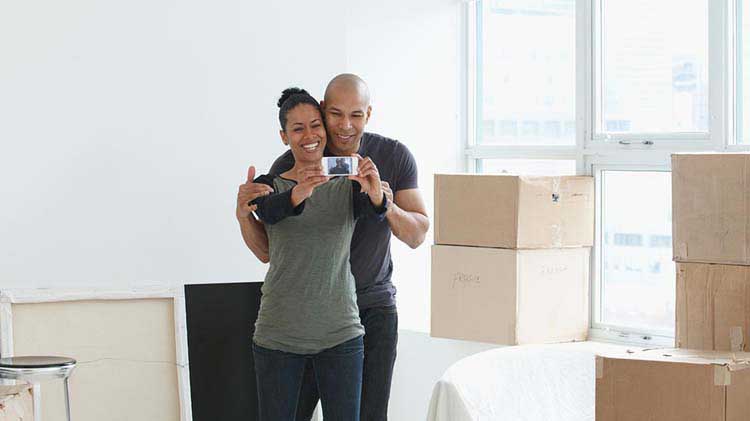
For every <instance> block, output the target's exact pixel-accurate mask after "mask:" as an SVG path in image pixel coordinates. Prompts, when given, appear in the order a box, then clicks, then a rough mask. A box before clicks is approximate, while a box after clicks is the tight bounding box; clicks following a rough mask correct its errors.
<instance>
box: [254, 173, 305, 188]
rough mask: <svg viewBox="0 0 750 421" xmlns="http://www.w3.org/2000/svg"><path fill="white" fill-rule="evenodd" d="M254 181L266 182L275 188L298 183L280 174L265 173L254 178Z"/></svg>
mask: <svg viewBox="0 0 750 421" xmlns="http://www.w3.org/2000/svg"><path fill="white" fill-rule="evenodd" d="M253 183H258V184H265V185H268V186H271V187H273V188H275V189H278V188H279V187H285V186H289V187H292V186H294V185H295V184H297V182H296V181H294V180H290V179H287V178H284V177H282V176H281V175H280V174H263V175H261V176H259V177H257V178H256V179H255V180H253Z"/></svg>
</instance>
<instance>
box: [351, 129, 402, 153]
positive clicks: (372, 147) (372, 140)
mask: <svg viewBox="0 0 750 421" xmlns="http://www.w3.org/2000/svg"><path fill="white" fill-rule="evenodd" d="M362 146H363V148H362V149H363V150H362V152H364V153H365V154H368V155H373V154H386V155H388V156H390V155H392V154H393V153H395V152H398V151H407V150H408V149H407V147H406V145H404V144H403V143H401V142H399V141H398V140H396V139H392V138H390V137H385V136H383V135H380V134H377V133H371V132H365V133H364V134H363V135H362Z"/></svg>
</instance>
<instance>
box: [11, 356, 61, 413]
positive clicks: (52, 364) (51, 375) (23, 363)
mask: <svg viewBox="0 0 750 421" xmlns="http://www.w3.org/2000/svg"><path fill="white" fill-rule="evenodd" d="M75 366H76V360H74V359H72V358H66V357H31V356H28V357H9V358H0V379H7V380H21V381H25V382H28V383H31V384H32V385H33V387H34V420H35V421H41V420H42V416H41V413H42V411H41V406H42V405H41V400H40V393H39V392H40V390H41V386H40V385H39V382H41V381H45V380H53V379H63V385H64V386H65V413H66V415H67V416H68V421H71V418H70V390H69V388H68V377H69V376H70V373H71V372H72V371H73V369H74V368H75Z"/></svg>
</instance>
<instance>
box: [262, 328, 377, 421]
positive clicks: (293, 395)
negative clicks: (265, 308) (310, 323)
mask: <svg viewBox="0 0 750 421" xmlns="http://www.w3.org/2000/svg"><path fill="white" fill-rule="evenodd" d="M253 356H254V358H255V376H256V379H257V383H258V406H259V414H260V421H294V417H295V413H296V412H297V401H298V400H299V393H300V385H301V383H302V378H303V375H304V373H305V366H306V365H307V364H308V363H310V364H311V365H312V367H313V371H314V373H315V379H316V380H317V390H319V391H320V398H321V402H322V404H323V417H324V418H325V420H326V421H357V420H359V409H360V408H359V406H360V397H361V390H362V363H363V356H364V345H363V340H362V336H358V337H356V338H354V339H352V340H349V341H346V342H344V343H342V344H340V345H337V346H335V347H333V348H329V349H326V350H324V351H321V352H319V353H317V354H313V355H300V354H292V353H289V352H283V351H275V350H271V349H267V348H263V347H261V346H258V345H256V344H253Z"/></svg>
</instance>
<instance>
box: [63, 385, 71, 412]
mask: <svg viewBox="0 0 750 421" xmlns="http://www.w3.org/2000/svg"><path fill="white" fill-rule="evenodd" d="M64 382H65V413H66V414H67V415H68V421H71V418H70V386H69V385H68V377H66V378H65V380H64Z"/></svg>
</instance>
